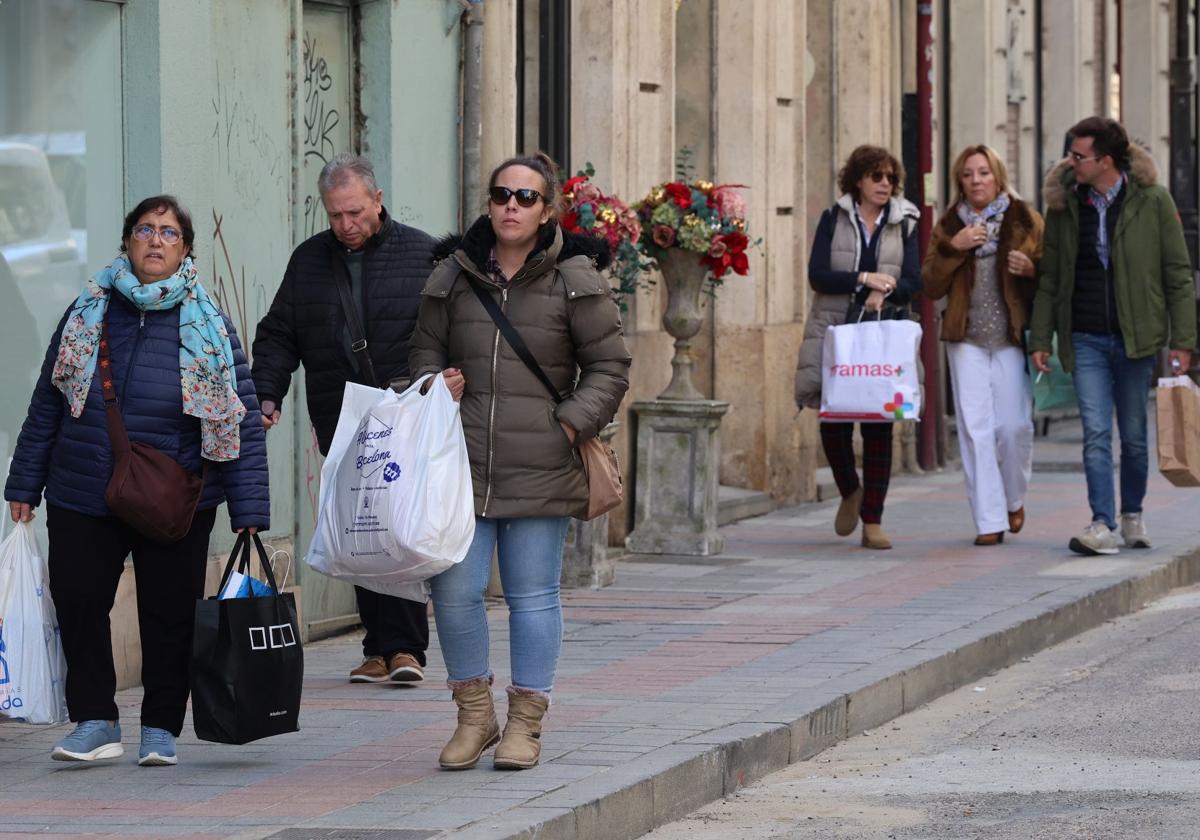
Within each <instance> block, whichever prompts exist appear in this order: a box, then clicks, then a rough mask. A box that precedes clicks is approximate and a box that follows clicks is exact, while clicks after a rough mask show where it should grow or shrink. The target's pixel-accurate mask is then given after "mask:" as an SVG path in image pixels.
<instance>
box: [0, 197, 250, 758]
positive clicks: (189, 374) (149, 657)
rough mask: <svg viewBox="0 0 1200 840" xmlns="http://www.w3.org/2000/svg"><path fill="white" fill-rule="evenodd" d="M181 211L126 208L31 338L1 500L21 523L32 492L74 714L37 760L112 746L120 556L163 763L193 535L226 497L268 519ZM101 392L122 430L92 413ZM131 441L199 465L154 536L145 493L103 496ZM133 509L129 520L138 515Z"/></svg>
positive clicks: (147, 734)
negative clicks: (52, 323)
mask: <svg viewBox="0 0 1200 840" xmlns="http://www.w3.org/2000/svg"><path fill="white" fill-rule="evenodd" d="M194 238H195V234H194V231H193V229H192V220H191V217H190V216H189V215H188V212H187V211H186V210H185V209H184V208H183V207H182V206H181V205H180V204H179V202H178V201H177V200H176V199H175V198H173V197H172V196H169V195H158V196H154V197H152V198H147V199H145V200H144V201H142V202H141V203H140V204H138V206H137V207H135V208H134V209H133V210H132V211H131V212H130V213H129V215H127V216H126V217H125V224H124V229H123V231H122V236H121V252H120V253H119V254H118V255H117V258H116V259H115V260H113V262H112V264H110V265H109V266H108V267H106V268H105V269H103V270H102V271H100V272H99V273H98V274H96V276H95V277H93V278H92V280H91V281H90V282H89V283H88V285H87V287H86V288H85V289H84V290H83V292H82V293H81V294H80V295H79V298H78V299H77V300H76V301H75V302H74V303H73V304H72V305H71V306H70V308H69V309H68V310H67V313H66V315H64V316H63V319H62V322H61V323H60V324H59V327H58V330H57V331H56V333H55V336H54V339H53V340H52V341H51V342H50V347H49V349H48V350H47V351H46V359H45V362H44V363H43V365H42V371H41V376H40V377H39V379H38V381H37V385H36V386H35V388H34V392H33V399H32V401H31V402H30V405H29V413H28V415H27V417H26V419H25V423H24V425H23V426H22V428H21V434H20V437H19V438H18V439H17V446H16V450H15V452H14V454H13V459H12V466H11V469H10V471H9V476H8V483H7V485H6V486H5V488H4V498H5V499H6V500H7V501H8V503H9V512H10V514H11V516H12V519H13V521H25V522H28V521H29V520H31V519H32V518H33V509H34V508H36V507H37V506H38V505H39V504H40V503H41V501H42V497H43V494H44V496H45V499H46V528H47V531H48V533H49V537H50V552H49V567H50V592H51V595H52V596H53V598H54V603H55V606H56V608H57V612H58V622H59V627H60V629H61V633H62V643H63V651H64V652H65V654H66V658H67V679H66V694H67V709H68V711H69V712H70V715H71V720H72V721H74V722H75V723H76V724H77V726H76V727H75V730H74V731H73V732H71V734H69V735H67V736H66V737H65V738H63V739H62V740H61V741H59V742H58V743H57V744H56V745H55V746H54V749H53V751H52V752H51V758H54V759H56V760H59V761H95V760H97V759H106V758H116V757H118V756H120V755H122V754H123V753H124V748H123V747H122V745H121V726H120V722H119V719H118V713H117V705H116V702H115V700H114V695H115V693H116V672H115V668H114V665H113V651H112V639H111V635H110V629H109V619H108V614H109V612H110V611H111V610H112V607H113V601H114V600H115V598H116V594H117V585H118V582H119V581H120V578H121V573H122V571H123V570H124V568H125V558H126V556H127V555H129V554H132V555H133V568H134V574H135V580H136V585H137V614H138V627H139V631H140V633H141V641H142V686H143V688H144V689H145V693H144V695H143V697H142V713H141V725H142V727H141V745H140V748H139V750H138V764H140V765H142V766H156V765H169V764H175V763H176V761H177V758H176V754H175V739H176V738H177V737H178V736H179V733H180V731H181V730H182V728H183V718H184V712H185V710H186V708H187V700H188V689H189V673H188V663H189V661H190V658H191V647H192V620H193V608H194V606H195V603H196V600H197V599H198V598H201V597H203V595H204V577H205V567H206V565H207V561H208V540H209V533H210V532H211V531H212V527H213V523H214V522H215V520H216V515H217V507H218V506H219V505H220V504H221V502H222V501H224V500H226V499H227V500H228V502H229V516H230V520H231V523H232V527H233V529H234V530H236V531H242V530H246V529H248V530H250V531H251V532H253V531H255V530H258V529H264V528H267V527H269V525H270V501H269V497H268V493H267V449H266V438H265V436H264V432H263V427H262V419H261V417H260V415H259V409H258V400H257V399H256V397H255V392H254V383H253V381H252V380H251V379H250V369H249V367H248V365H247V364H246V356H245V354H244V353H243V352H242V347H241V344H240V343H239V342H238V337H237V333H236V332H235V331H234V329H233V324H232V323H231V322H230V320H229V318H228V317H227V316H226V315H225V314H224V313H223V312H221V310H220V309H219V308H218V307H217V304H216V303H215V302H214V301H213V300H212V298H210V297H209V295H208V292H207V291H206V290H205V289H204V286H203V285H201V283H200V279H199V273H198V271H197V267H196V264H195V262H194V260H193V254H192V243H193V240H194ZM109 405H112V406H115V409H116V412H117V414H118V416H119V417H120V418H121V421H123V422H122V423H118V424H114V425H115V426H116V428H119V427H120V425H123V426H124V432H123V433H122V434H123V435H124V436H127V437H128V439H129V440H128V442H124V443H122V445H121V446H120V448H117V447H115V446H114V444H113V443H111V442H110V434H113V437H114V440H116V441H118V442H121V434H114V427H113V426H110V425H109V424H110V419H109V417H108V416H107V411H108V406H109ZM130 443H131V444H132V445H134V446H138V445H140V446H143V447H149V448H152V449H154V450H157V452H158V454H159V456H160V457H161V456H165V459H169V460H173V461H174V462H175V463H176V464H177V465H178V467H179V468H181V470H180V475H181V477H182V478H183V479H184V482H186V473H191V474H192V475H193V476H194V477H196V478H197V479H198V482H197V483H198V487H199V496H198V499H197V498H195V497H193V498H192V502H194V504H195V507H194V510H189V511H186V513H190V514H191V523H190V526H189V527H187V528H186V532H183V531H184V526H185V525H186V513H185V515H184V516H183V518H182V520H181V522H180V524H179V528H178V530H179V531H180V532H183V533H182V536H180V537H179V538H178V539H176V540H174V541H171V542H163V541H162V540H161V539H160V538H158V537H152V536H147V535H146V532H147V531H151V532H154V533H158V532H160V531H167V532H170V531H171V529H167V528H157V527H156V528H148V527H147V525H146V523H145V521H143V520H150V521H155V520H158V519H159V518H160V517H161V518H166V517H167V516H168V514H167V513H166V512H165V511H164V510H163V509H162V508H161V507H154V506H148V509H147V510H144V511H138V515H137V516H136V517H132V518H131V517H126V519H128V521H126V519H122V518H118V516H117V515H115V514H114V513H113V511H112V510H110V508H109V506H108V503H107V502H106V492H105V491H106V489H107V488H108V484H109V480H110V478H111V477H112V474H113V465H114V461H115V460H116V454H115V453H119V452H120V451H121V450H123V449H125V448H127V446H128V445H129V444H130ZM133 519H137V520H139V521H138V522H137V523H134V522H133Z"/></svg>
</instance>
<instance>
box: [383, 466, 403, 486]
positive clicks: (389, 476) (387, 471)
mask: <svg viewBox="0 0 1200 840" xmlns="http://www.w3.org/2000/svg"><path fill="white" fill-rule="evenodd" d="M399 477H400V465H399V464H397V463H396V462H395V461H392V462H391V463H389V464H388V465H387V466H386V467H384V468H383V480H384V481H386V482H388V483H389V484H390V483H391V482H393V481H395V480H396V479H397V478H399Z"/></svg>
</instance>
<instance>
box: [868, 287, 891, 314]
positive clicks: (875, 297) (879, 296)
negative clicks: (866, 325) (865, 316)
mask: <svg viewBox="0 0 1200 840" xmlns="http://www.w3.org/2000/svg"><path fill="white" fill-rule="evenodd" d="M886 299H887V295H885V294H884V293H883V292H871V293H870V294H869V295H867V300H866V302H864V303H863V309H865V310H866V311H867V312H878V311H879V310H881V309H883V302H884V301H885V300H886Z"/></svg>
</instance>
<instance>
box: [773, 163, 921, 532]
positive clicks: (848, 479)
mask: <svg viewBox="0 0 1200 840" xmlns="http://www.w3.org/2000/svg"><path fill="white" fill-rule="evenodd" d="M902 172H903V170H902V169H901V168H900V163H899V161H897V160H896V158H895V156H894V155H893V154H892V153H891V152H889V151H888V150H887V149H883V148H880V147H879V146H859V147H858V148H857V149H855V150H854V151H853V152H851V153H850V157H849V159H847V161H846V164H845V166H843V167H842V169H841V171H840V172H839V173H838V188H839V189H840V190H841V192H842V196H841V197H840V198H839V199H838V200H837V202H836V203H835V204H834V205H833V206H832V207H830V208H829V209H828V210H826V211H825V212H824V213H823V214H822V215H821V221H820V222H819V223H818V225H817V233H816V237H815V238H814V239H813V245H812V251H811V252H810V253H809V258H808V282H809V285H810V286H811V287H812V290H813V292H814V294H813V296H812V306H811V308H810V311H809V316H808V320H807V322H806V323H805V326H804V340H803V342H802V344H801V346H800V358H799V364H798V365H797V368H796V404H797V405H798V406H799V407H800V408H802V409H803V408H812V409H818V408H820V406H821V371H822V369H823V365H822V363H821V353H822V348H823V345H824V340H825V330H826V329H827V328H828V327H830V326H835V325H840V324H843V323H845V321H846V319H847V317H848V316H849V315H850V314H852V313H854V312H857V311H859V310H866V311H867V312H880V313H882V310H883V309H884V307H885V306H887V307H893V308H896V309H899V310H900V314H903V313H904V311H906V307H907V306H908V304H909V302H910V301H911V300H912V297H913V295H914V294H916V293H917V292H918V291H920V288H921V275H920V270H921V266H920V255H919V253H918V249H917V238H916V222H917V219H918V217H919V212H918V210H917V208H916V206H915V205H913V204H912V203H911V202H909V201H906V200H905V199H904V198H902V197H901V184H902V182H903V175H902ZM859 429H860V431H861V433H862V440H863V453H862V461H863V474H862V480H861V481H859V477H858V469H857V467H856V465H855V457H854V424H853V423H821V445H822V447H823V448H824V450H825V457H826V459H827V460H828V461H829V466H830V468H831V469H832V470H833V478H834V481H836V482H837V487H838V491H839V492H840V493H841V496H842V502H841V505H840V506H839V507H838V511H837V516H836V518H835V520H834V530H835V531H836V533H837V534H838V536H842V537H846V536H849V535H850V534H852V533H854V530H855V528H857V527H858V521H859V518H860V517H861V519H862V523H863V531H862V544H863V546H864V547H866V548H873V549H889V548H891V547H892V543H891V540H890V539H889V538H888V536H887V534H886V533H884V531H883V527H882V524H881V523H882V521H883V503H884V499H885V498H886V496H887V489H888V482H889V481H890V479H891V475H892V424H891V423H860V424H859Z"/></svg>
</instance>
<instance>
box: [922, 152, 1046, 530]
mask: <svg viewBox="0 0 1200 840" xmlns="http://www.w3.org/2000/svg"><path fill="white" fill-rule="evenodd" d="M951 173H952V174H953V177H954V183H955V184H956V185H957V187H958V195H957V197H956V200H955V202H954V204H953V205H952V206H951V207H950V209H949V210H947V211H946V214H945V215H944V216H942V218H941V220H940V221H938V223H937V226H936V227H935V228H934V229H933V237H932V238H931V239H930V241H929V251H928V253H927V254H926V255H925V266H924V269H923V271H922V276H923V278H924V281H925V294H926V295H928V296H929V297H930V298H932V299H934V300H938V299H940V298H943V297H945V298H947V299H948V300H947V304H946V311H945V313H944V314H943V316H942V340H943V341H945V342H946V358H947V359H948V360H949V363H950V381H951V383H952V384H953V387H954V421H955V425H956V426H957V428H958V448H959V451H960V452H961V453H962V464H963V477H964V478H965V479H966V482H967V498H968V499H969V500H970V502H971V512H972V513H973V514H974V517H975V528H976V533H977V534H978V536H976V537H975V545H997V544H999V543H1001V542H1003V541H1004V532H1005V531H1006V530H1007V531H1011V532H1012V533H1014V534H1015V533H1017V532H1019V531H1020V530H1021V528H1022V527H1023V526H1024V524H1025V490H1026V488H1028V486H1029V478H1030V476H1031V475H1032V474H1033V395H1032V394H1031V393H1030V388H1029V377H1028V375H1027V373H1026V371H1025V351H1024V346H1025V345H1024V333H1025V327H1026V325H1027V324H1028V323H1029V314H1030V308H1031V306H1032V305H1033V296H1034V292H1036V291H1037V261H1038V260H1039V259H1041V254H1042V217H1041V216H1039V215H1038V213H1037V211H1036V210H1034V209H1033V208H1031V207H1029V205H1027V204H1026V203H1025V202H1023V201H1022V200H1021V199H1020V197H1019V196H1018V195H1017V194H1016V192H1014V191H1013V189H1012V188H1011V187H1010V186H1009V184H1008V174H1007V172H1006V171H1005V168H1004V162H1003V161H1002V160H1000V156H999V155H998V154H996V151H995V150H994V149H992V148H991V147H990V146H986V145H983V144H980V145H977V146H968V147H967V148H965V149H963V151H962V153H961V154H959V156H958V159H957V160H955V161H954V167H953V168H952V169H951Z"/></svg>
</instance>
